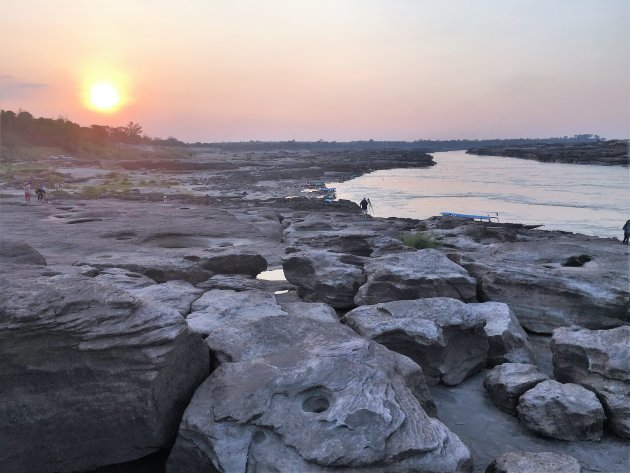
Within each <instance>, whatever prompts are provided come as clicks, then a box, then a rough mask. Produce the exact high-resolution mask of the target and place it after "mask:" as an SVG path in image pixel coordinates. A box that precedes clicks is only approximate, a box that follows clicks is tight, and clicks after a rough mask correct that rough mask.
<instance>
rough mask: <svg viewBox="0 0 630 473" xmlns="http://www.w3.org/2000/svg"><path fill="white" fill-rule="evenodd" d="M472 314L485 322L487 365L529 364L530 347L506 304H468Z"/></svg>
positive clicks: (525, 335) (523, 332) (523, 331)
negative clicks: (487, 345)
mask: <svg viewBox="0 0 630 473" xmlns="http://www.w3.org/2000/svg"><path fill="white" fill-rule="evenodd" d="M468 307H469V308H470V309H471V311H472V313H473V314H474V315H475V316H476V317H478V318H479V319H481V320H484V321H485V322H486V324H485V326H484V331H485V332H486V335H487V336H488V342H489V344H490V349H489V350H488V365H489V366H495V365H499V364H501V363H529V362H530V361H531V347H530V345H529V341H528V339H527V334H526V333H525V330H523V327H521V325H520V324H519V323H518V319H517V318H516V316H515V315H514V313H513V312H512V311H511V310H510V308H509V307H508V306H507V304H503V303H501V302H485V303H483V304H469V305H468Z"/></svg>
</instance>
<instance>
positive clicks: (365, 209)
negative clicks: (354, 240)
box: [359, 197, 370, 218]
mask: <svg viewBox="0 0 630 473" xmlns="http://www.w3.org/2000/svg"><path fill="white" fill-rule="evenodd" d="M369 204H370V199H368V198H366V197H363V200H362V201H361V203H360V204H359V206H360V207H361V212H362V213H363V217H364V218H367V215H368V205H369Z"/></svg>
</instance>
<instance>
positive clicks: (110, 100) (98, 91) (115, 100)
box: [90, 82, 120, 112]
mask: <svg viewBox="0 0 630 473" xmlns="http://www.w3.org/2000/svg"><path fill="white" fill-rule="evenodd" d="M90 102H91V104H92V105H93V106H94V107H95V108H96V109H97V110H100V111H102V112H108V111H112V110H113V109H114V108H115V107H116V106H117V105H118V104H119V102H120V95H119V94H118V91H117V90H116V88H115V87H114V86H113V85H112V84H110V83H109V82H99V83H98V84H94V85H93V86H92V88H91V89H90Z"/></svg>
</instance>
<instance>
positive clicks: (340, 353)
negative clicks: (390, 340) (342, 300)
mask: <svg viewBox="0 0 630 473" xmlns="http://www.w3.org/2000/svg"><path fill="white" fill-rule="evenodd" d="M272 318H273V317H272ZM302 321H303V322H310V323H311V324H312V323H317V322H316V321H312V320H311V321H308V320H307V319H303V320H302ZM324 325H328V326H334V324H324ZM280 326H281V325H280ZM388 353H390V352H389V351H388V350H387V349H386V348H384V347H381V346H379V345H377V344H374V343H373V342H369V341H366V340H364V339H361V338H360V337H353V338H352V337H351V338H349V339H348V340H346V342H345V343H343V344H342V345H340V346H339V345H336V344H332V345H324V346H321V345H320V344H319V340H315V341H309V340H308V339H307V340H305V341H304V342H302V343H297V344H294V345H292V346H290V347H289V348H288V349H287V350H284V351H279V352H275V353H271V354H268V355H266V356H259V357H255V358H251V359H247V360H245V361H241V362H236V363H225V364H222V365H220V366H219V367H218V368H217V369H216V370H215V371H214V373H213V374H212V375H211V376H210V377H209V378H208V379H207V380H206V381H205V382H204V383H203V384H202V385H201V386H200V387H199V389H198V390H197V391H196V393H195V395H194V397H193V400H192V401H191V403H190V405H189V406H188V408H187V409H186V412H185V414H184V417H183V419H182V423H181V425H180V429H179V434H178V437H177V440H176V442H175V446H174V447H173V449H172V451H171V455H170V457H169V459H168V462H167V468H166V471H167V472H168V473H179V472H182V473H183V472H185V473H196V472H199V473H202V472H203V473H206V472H208V471H212V472H221V473H228V472H229V473H232V472H237V471H238V472H244V471H260V472H262V471H265V472H303V473H321V472H326V473H334V472H338V471H345V472H356V473H368V472H369V473H386V472H387V473H402V472H409V471H417V472H437V471H439V472H443V473H446V472H464V471H470V469H471V458H470V453H469V451H468V449H467V448H466V447H465V446H464V445H463V444H462V442H461V441H460V440H459V438H458V437H457V436H456V435H454V434H453V433H451V432H450V431H449V430H448V429H447V428H446V427H445V426H444V425H443V424H442V423H441V422H440V421H438V420H436V419H433V418H431V417H429V416H428V415H427V414H426V413H425V412H424V410H423V409H422V407H421V405H420V403H419V402H418V400H417V399H416V398H415V397H414V395H413V393H412V392H411V391H410V389H409V388H408V387H407V385H406V383H405V380H404V378H403V376H402V375H401V374H400V373H399V372H398V368H397V367H398V360H397V358H392V357H391V356H388Z"/></svg>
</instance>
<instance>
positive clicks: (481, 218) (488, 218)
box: [440, 212, 499, 222]
mask: <svg viewBox="0 0 630 473" xmlns="http://www.w3.org/2000/svg"><path fill="white" fill-rule="evenodd" d="M492 214H494V215H492ZM440 215H442V216H444V217H459V218H467V219H469V220H475V221H479V222H492V220H493V219H494V220H496V221H497V222H498V221H499V213H498V212H487V214H486V215H475V214H460V213H456V212H441V213H440Z"/></svg>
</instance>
